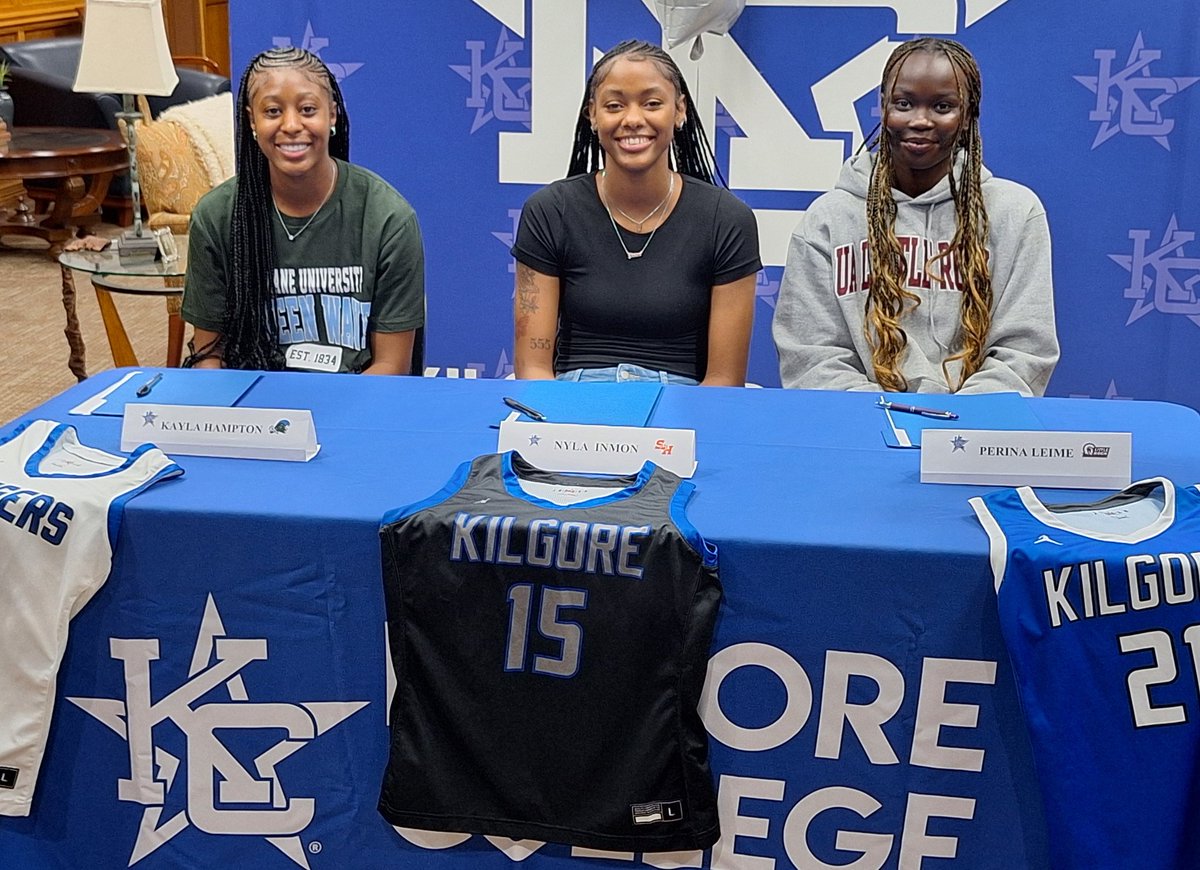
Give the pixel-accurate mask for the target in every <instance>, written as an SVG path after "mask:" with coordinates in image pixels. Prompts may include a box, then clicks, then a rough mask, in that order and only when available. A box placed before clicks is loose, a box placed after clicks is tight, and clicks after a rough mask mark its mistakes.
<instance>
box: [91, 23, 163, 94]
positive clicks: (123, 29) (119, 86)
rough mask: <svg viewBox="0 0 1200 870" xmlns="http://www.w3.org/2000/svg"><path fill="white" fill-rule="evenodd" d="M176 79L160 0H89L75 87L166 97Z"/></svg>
mask: <svg viewBox="0 0 1200 870" xmlns="http://www.w3.org/2000/svg"><path fill="white" fill-rule="evenodd" d="M178 83H179V76H178V75H177V74H176V73H175V64H174V63H173V62H172V61H171V49H170V47H169V46H168V45H167V29H166V25H165V24H164V23H163V11H162V0H87V11H86V12H85V13H84V19H83V49H82V51H81V52H80V55H79V71H78V72H77V73H76V74H75V86H74V90H76V91H79V92H82V93H89V94H148V95H150V96H159V97H165V96H167V95H169V94H170V93H171V92H172V91H173V90H175V85H176V84H178Z"/></svg>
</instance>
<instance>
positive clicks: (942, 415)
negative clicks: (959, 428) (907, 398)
mask: <svg viewBox="0 0 1200 870" xmlns="http://www.w3.org/2000/svg"><path fill="white" fill-rule="evenodd" d="M879 406H880V407H881V408H887V409H888V410H889V411H900V412H902V413H904V414H919V415H921V416H922V417H933V418H935V419H938V420H957V419H958V415H957V414H955V413H954V412H953V411H943V410H941V409H940V408H919V407H917V406H916V405H902V404H900V403H899V402H889V401H888V400H887V399H885V398H884V397H883V396H880V397H879Z"/></svg>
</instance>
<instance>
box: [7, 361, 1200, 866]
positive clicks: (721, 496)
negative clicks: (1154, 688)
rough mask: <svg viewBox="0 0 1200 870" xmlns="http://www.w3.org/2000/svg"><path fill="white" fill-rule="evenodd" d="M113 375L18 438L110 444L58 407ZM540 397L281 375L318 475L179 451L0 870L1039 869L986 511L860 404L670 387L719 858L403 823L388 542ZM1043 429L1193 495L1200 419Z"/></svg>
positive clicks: (283, 398) (99, 600) (105, 422)
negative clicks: (706, 571) (613, 850)
mask: <svg viewBox="0 0 1200 870" xmlns="http://www.w3.org/2000/svg"><path fill="white" fill-rule="evenodd" d="M122 374H124V372H121V371H119V370H118V371H115V372H105V373H103V374H101V375H97V376H96V377H94V378H92V379H91V380H89V381H88V382H86V383H84V384H80V385H79V386H77V387H75V388H73V389H72V390H70V391H68V392H67V393H65V394H64V395H63V396H60V397H58V398H57V399H55V400H53V401H51V402H49V403H47V404H46V405H45V406H44V407H42V408H40V409H38V410H37V411H36V412H34V413H33V414H32V415H31V416H32V417H39V416H40V417H49V418H52V419H57V420H64V421H69V422H71V423H73V424H74V425H76V426H77V427H78V429H79V433H80V437H81V439H82V440H83V441H84V442H86V443H88V444H91V445H94V446H97V447H101V448H103V449H107V450H116V449H117V447H118V443H119V430H120V425H121V421H120V419H119V418H116V417H100V416H69V415H68V414H67V411H68V409H69V408H71V407H73V406H75V405H76V404H77V403H79V402H80V401H82V400H83V399H84V398H86V397H87V396H89V395H91V394H93V393H95V392H96V391H98V390H99V389H101V388H102V387H104V386H106V385H108V384H109V383H112V382H113V381H114V380H115V379H116V378H118V377H120V376H121V375H122ZM171 375H172V376H176V377H192V378H203V377H205V376H206V373H205V372H201V371H182V372H179V371H173V372H171ZM139 377H140V376H139ZM527 386H528V385H526V384H522V383H519V382H512V381H483V380H480V381H466V380H444V379H419V378H418V379H407V378H371V377H357V376H343V375H305V374H273V375H266V376H264V377H263V378H262V379H261V380H260V381H259V382H258V383H257V384H256V385H255V386H254V387H253V388H251V390H250V392H249V393H248V394H247V396H246V397H245V399H243V401H242V402H241V403H240V404H242V405H243V406H245V405H249V406H255V407H266V408H300V407H307V408H311V409H312V410H313V416H314V419H315V422H316V427H317V433H318V436H319V440H320V441H321V444H322V449H321V452H320V453H319V454H318V455H317V457H316V458H315V459H313V460H312V461H311V462H308V463H292V462H266V461H252V460H230V459H211V458H196V457H180V458H179V462H180V464H181V465H183V466H184V467H185V469H186V475H185V477H183V478H182V479H179V480H177V481H171V482H166V483H163V484H159V485H157V486H155V487H153V488H152V489H150V490H149V491H147V492H145V493H143V494H142V495H140V496H138V497H137V498H136V499H133V500H132V501H131V502H129V504H128V505H127V507H126V509H125V514H124V519H123V521H122V524H121V528H120V535H119V542H118V545H117V555H116V559H115V562H114V565H113V570H112V575H111V577H110V579H109V581H108V583H107V585H106V586H105V587H104V588H103V589H102V590H101V591H100V592H99V593H98V594H97V596H96V598H95V599H94V600H93V601H92V602H91V603H90V604H89V605H88V606H87V607H86V608H84V610H83V611H82V612H81V613H80V614H79V615H78V616H77V617H76V618H75V620H74V622H73V624H72V629H71V639H70V644H69V646H68V650H67V654H66V658H65V660H64V663H63V667H62V671H61V673H60V682H59V692H58V696H59V697H58V701H57V704H56V706H55V711H54V724H53V729H52V732H51V742H50V746H49V748H48V750H47V753H46V757H45V761H44V764H43V767H42V773H41V777H40V781H39V784H38V790H37V794H36V795H35V799H34V805H33V812H32V815H31V816H30V817H29V818H28V819H0V854H2V855H4V856H5V858H4V861H5V862H6V865H7V866H14V867H16V866H19V867H73V866H82V865H84V864H90V865H94V866H103V867H116V866H126V865H130V866H137V867H139V868H143V867H144V868H159V867H162V868H167V867H180V866H191V867H201V866H203V867H212V866H230V867H243V866H256V867H260V868H267V867H280V868H286V867H297V866H299V867H311V868H313V870H318V868H342V867H350V866H354V867H389V868H397V867H438V868H464V870H465V868H502V867H509V866H511V862H512V861H513V860H518V859H522V858H527V860H526V862H525V864H526V866H529V867H533V868H538V867H558V866H573V867H586V866H613V867H616V866H631V865H633V866H643V865H650V866H657V867H667V866H686V867H714V868H735V867H738V868H740V867H753V868H764V870H765V868H768V867H780V868H783V867H792V866H795V867H815V866H830V865H832V866H843V865H851V864H852V862H854V861H855V859H858V858H861V859H862V863H857V864H853V866H856V867H927V868H933V867H943V866H949V864H950V862H951V860H953V861H954V862H956V863H957V864H960V865H961V866H964V867H970V868H973V870H974V868H996V870H1010V868H1014V867H1044V866H1046V855H1045V845H1046V844H1045V827H1044V821H1043V818H1042V811H1041V805H1040V800H1039V798H1038V792H1037V788H1036V784H1035V781H1034V774H1033V770H1032V762H1031V758H1030V752H1029V746H1028V742H1027V738H1026V734H1025V729H1024V725H1023V722H1022V719H1021V714H1020V710H1019V707H1018V703H1017V699H1016V694H1015V690H1014V686H1013V678H1012V673H1011V671H1010V669H1009V666H1008V663H1007V658H1006V656H1005V652H1004V649H1003V645H1002V643H1001V639H1000V632H999V625H998V620H997V616H996V608H995V599H994V593H993V591H992V585H991V576H990V572H989V567H988V562H987V556H986V554H987V539H986V536H985V535H984V532H983V530H982V529H981V528H980V527H979V524H978V523H977V521H976V520H975V518H974V516H973V514H972V513H971V510H970V508H969V507H968V505H967V499H968V498H969V497H970V496H972V495H978V494H980V493H981V492H985V491H987V490H985V489H983V488H979V487H971V486H946V485H930V484H921V483H920V482H919V479H918V478H919V474H918V465H919V454H918V452H917V451H914V450H896V449H889V448H887V447H886V446H884V443H883V441H882V438H881V435H880V427H881V412H880V411H879V410H878V409H876V408H874V407H872V401H873V399H874V397H873V396H870V395H865V394H842V393H811V392H799V391H796V392H792V391H787V392H785V391H780V390H742V389H697V388H692V387H674V386H667V387H665V388H664V390H663V393H662V396H661V398H660V400H659V403H658V406H657V408H656V410H655V412H654V417H653V420H652V422H653V424H654V425H657V426H672V427H686V428H694V429H695V430H696V433H697V451H698V459H699V468H698V471H697V473H696V476H695V478H694V482H695V484H696V486H697V493H696V495H695V496H694V498H693V500H692V502H691V505H690V508H689V515H690V517H691V519H692V521H693V522H694V524H695V525H696V526H697V528H699V529H700V530H701V532H702V533H703V534H704V535H705V536H706V537H707V538H708V539H709V540H710V541H712V542H714V543H715V544H716V545H717V546H718V547H719V548H720V565H721V576H722V582H723V585H724V589H725V599H724V603H723V604H722V609H721V617H720V619H719V622H718V625H717V631H716V637H715V640H714V643H713V655H712V659H711V661H710V666H709V679H708V685H707V688H706V700H705V702H704V705H703V713H704V720H705V723H706V725H707V727H708V729H709V731H710V734H711V735H712V740H711V750H712V764H713V769H714V775H715V776H716V777H717V781H718V788H719V795H720V805H721V806H720V808H721V824H722V832H723V833H722V839H721V840H720V841H719V843H718V844H717V846H716V847H715V848H714V849H713V850H712V851H711V852H709V853H705V854H703V855H701V854H698V853H697V854H694V855H675V856H672V857H671V858H669V859H665V858H662V857H658V856H642V855H637V856H634V855H619V854H603V855H602V854H598V853H591V852H586V851H582V850H574V851H573V850H571V849H570V848H568V847H564V846H560V845H553V844H549V845H546V844H541V843H537V842H532V841H525V842H521V843H513V842H511V841H507V840H504V839H502V838H496V837H491V838H485V837H482V836H466V835H449V834H431V833H422V832H418V831H397V830H394V829H393V828H391V827H390V826H389V825H387V824H386V823H385V822H384V821H383V820H382V819H381V818H380V817H379V815H378V814H377V812H376V810H375V803H376V800H377V797H378V793H379V785H380V781H381V778H382V773H383V766H384V761H385V758H386V750H387V732H386V719H387V709H386V697H387V693H388V687H389V675H388V674H387V669H386V665H385V659H386V657H385V643H386V641H385V637H384V612H383V596H382V591H381V583H380V576H379V546H378V535H377V531H378V522H379V519H380V517H381V516H382V515H383V513H384V512H385V511H387V510H389V509H391V508H395V507H399V506H402V505H405V504H408V503H411V502H414V501H417V500H420V499H423V498H425V497H427V496H429V495H431V494H432V493H434V492H436V491H437V490H438V489H439V488H441V486H442V485H443V484H444V483H445V482H446V480H447V479H448V478H449V477H450V475H451V474H452V472H453V471H454V469H455V467H456V466H457V465H458V464H459V463H460V462H462V461H464V460H466V459H468V458H470V457H472V456H475V455H477V454H479V453H484V452H488V451H490V450H493V449H494V448H495V445H496V431H495V429H493V428H490V427H491V424H494V423H496V422H497V421H498V420H499V419H501V418H502V417H503V416H505V415H506V413H507V408H505V406H504V405H503V404H502V402H501V398H502V396H505V395H508V396H514V397H516V398H517V399H520V398H521V396H522V391H523V390H524V389H526V388H527ZM572 386H574V387H578V388H580V389H587V387H588V385H586V384H578V385H572ZM947 401H952V402H953V403H954V405H955V410H958V411H959V412H960V414H961V416H962V423H963V425H964V428H969V427H970V426H972V425H975V423H976V422H977V423H978V424H979V425H983V421H975V422H973V420H972V412H971V409H972V404H971V399H970V398H969V397H953V398H952V399H948V400H947ZM1028 406H1029V409H1030V410H1031V411H1032V413H1033V415H1034V416H1035V417H1036V419H1038V420H1039V421H1040V422H1041V423H1042V424H1043V425H1044V426H1045V427H1046V428H1048V429H1084V430H1110V431H1131V432H1132V433H1133V445H1134V463H1133V471H1134V477H1135V478H1138V477H1145V476H1151V475H1165V476H1168V477H1171V478H1173V479H1175V480H1176V481H1177V482H1179V483H1185V484H1186V483H1191V482H1195V481H1197V480H1200V417H1198V416H1197V414H1196V413H1195V412H1194V411H1192V410H1190V409H1186V408H1183V407H1180V406H1175V405H1167V404H1161V403H1140V402H1104V401H1093V400H1066V399H1042V400H1029V402H1028ZM10 428H11V427H10ZM1056 495H1058V494H1056ZM1061 495H1062V498H1063V499H1064V500H1065V499H1069V498H1071V497H1072V496H1076V500H1079V498H1080V497H1082V498H1086V499H1089V500H1090V499H1093V498H1095V497H1097V495H1096V494H1094V493H1093V494H1086V493H1084V494H1081V493H1066V494H1061ZM1191 713H1192V714H1193V715H1200V711H1197V710H1192V711H1191ZM534 721H536V716H534ZM464 763H468V762H467V761H465V760H464ZM864 855H865V857H864ZM818 861H820V862H824V863H823V864H821V863H817V862H818Z"/></svg>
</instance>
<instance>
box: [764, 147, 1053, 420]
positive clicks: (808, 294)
mask: <svg viewBox="0 0 1200 870" xmlns="http://www.w3.org/2000/svg"><path fill="white" fill-rule="evenodd" d="M874 159H875V155H874V154H872V153H869V152H865V151H864V152H863V153H861V154H859V155H857V156H856V157H853V158H851V159H850V160H848V161H846V163H845V165H844V166H843V167H842V172H841V176H840V177H839V178H838V182H837V186H836V187H835V188H834V189H833V190H831V191H829V192H828V193H826V194H823V195H822V196H820V197H818V198H817V200H816V201H815V202H814V203H813V204H812V206H811V207H810V208H809V209H808V211H807V212H805V214H804V216H803V217H802V218H801V220H800V223H799V224H798V225H797V227H796V230H795V232H793V233H792V241H791V245H790V246H789V248H788V258H787V266H786V267H785V269H784V272H783V284H782V286H781V287H780V290H779V301H778V303H777V305H776V308H775V320H774V323H773V325H772V331H773V334H774V337H775V347H776V349H777V351H778V353H779V374H780V378H781V379H782V381H783V385H784V386H785V387H799V388H803V389H812V390H872V391H878V390H879V389H880V388H879V385H878V384H877V383H875V373H874V367H873V366H872V364H871V349H870V347H869V346H868V344H867V337H866V333H865V332H864V330H863V317H864V313H865V310H866V303H867V294H868V291H869V285H870V280H869V278H870V275H869V273H870V257H869V256H868V254H867V203H866V197H867V186H868V184H869V182H870V179H871V166H872V163H873V161H874ZM960 163H961V157H960V158H959V160H958V161H956V164H960ZM955 172H956V173H957V172H958V166H957V165H956V167H955ZM982 181H983V199H984V205H985V207H986V209H987V215H988V223H989V235H988V245H987V247H988V254H989V263H990V267H991V274H992V323H991V329H990V331H989V332H988V341H987V348H986V357H985V359H984V362H983V366H982V367H981V368H980V369H979V371H977V372H976V373H975V374H973V375H971V377H969V378H968V379H967V381H966V383H965V384H963V385H962V387H961V388H960V389H959V390H958V392H960V393H990V392H1000V391H1006V390H1007V391H1012V390H1015V391H1017V392H1020V393H1022V394H1023V395H1026V396H1028V395H1034V396H1040V395H1042V394H1043V393H1044V392H1045V390H1046V383H1047V382H1048V381H1049V380H1050V375H1051V373H1052V372H1053V371H1054V364H1055V363H1056V362H1058V336H1057V334H1056V333H1055V329H1054V291H1053V278H1052V276H1051V271H1050V227H1049V225H1048V224H1047V223H1046V211H1045V209H1044V208H1042V204H1041V202H1040V201H1039V200H1038V198H1037V196H1036V195H1035V194H1034V193H1033V191H1031V190H1030V189H1029V188H1027V187H1023V186H1022V185H1020V184H1017V183H1016V182H1013V181H1007V180H1005V179H1002V178H996V177H994V176H993V175H992V173H991V172H989V171H988V170H987V169H986V168H984V169H983V172H982ZM892 195H893V196H894V197H895V199H896V237H897V238H898V239H899V240H900V243H901V245H902V247H903V248H904V252H905V259H906V261H907V262H908V264H909V269H908V281H907V284H906V286H907V288H908V289H909V290H911V291H912V292H913V293H915V294H916V295H917V297H918V298H919V299H920V300H921V301H920V304H919V305H918V306H916V307H915V308H913V309H910V310H909V311H908V312H907V313H906V314H905V316H904V318H903V320H902V321H901V324H900V325H901V327H902V328H903V329H904V332H905V334H906V335H907V336H908V345H907V347H906V348H905V350H904V352H903V354H902V355H901V359H900V371H901V373H902V374H903V375H904V377H905V378H907V379H908V391H909V392H913V393H948V392H950V391H951V389H952V386H951V385H952V384H955V383H957V382H958V375H959V371H960V369H961V366H960V364H959V362H958V361H957V360H956V361H955V362H953V363H951V364H950V365H949V366H948V369H949V372H950V382H949V383H947V381H946V377H945V375H944V374H943V373H942V362H943V361H944V360H945V359H946V358H947V357H949V356H952V355H953V354H954V353H956V352H957V351H958V350H959V348H960V344H959V340H958V336H959V322H960V308H961V300H962V293H961V291H960V290H959V286H958V281H957V276H956V273H955V265H954V264H953V262H952V258H950V257H947V258H943V259H941V260H938V261H936V262H935V263H933V264H931V266H930V269H929V272H930V274H926V264H927V263H928V261H929V260H930V258H931V257H933V256H936V255H937V254H938V253H939V252H940V251H942V250H944V249H945V248H946V247H948V246H949V244H950V240H951V239H952V238H954V230H955V226H956V220H957V218H956V215H955V211H954V200H953V199H952V198H951V196H950V178H949V176H947V177H946V178H943V179H942V180H941V181H939V182H938V183H937V184H936V185H935V186H934V187H933V188H932V189H930V190H928V191H926V192H925V193H923V194H921V195H920V196H917V197H910V196H907V195H906V194H904V193H901V192H900V191H898V190H893V191H892Z"/></svg>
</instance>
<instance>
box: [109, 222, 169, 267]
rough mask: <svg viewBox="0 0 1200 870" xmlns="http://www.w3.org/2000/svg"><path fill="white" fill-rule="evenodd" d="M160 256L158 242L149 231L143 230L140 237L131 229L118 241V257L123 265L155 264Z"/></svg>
mask: <svg viewBox="0 0 1200 870" xmlns="http://www.w3.org/2000/svg"><path fill="white" fill-rule="evenodd" d="M158 256H159V255H158V241H157V240H156V239H155V238H154V233H152V232H150V231H149V230H146V229H143V230H142V234H141V235H140V236H139V235H138V234H137V230H136V229H133V228H130V229H127V230H126V231H125V232H123V233H122V234H121V237H120V238H119V239H117V257H118V258H119V259H120V261H121V263H122V264H123V265H124V264H131V263H153V262H154V261H155V260H157V259H158Z"/></svg>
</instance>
